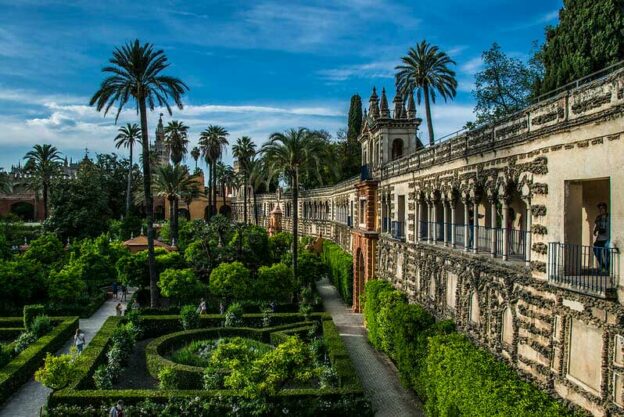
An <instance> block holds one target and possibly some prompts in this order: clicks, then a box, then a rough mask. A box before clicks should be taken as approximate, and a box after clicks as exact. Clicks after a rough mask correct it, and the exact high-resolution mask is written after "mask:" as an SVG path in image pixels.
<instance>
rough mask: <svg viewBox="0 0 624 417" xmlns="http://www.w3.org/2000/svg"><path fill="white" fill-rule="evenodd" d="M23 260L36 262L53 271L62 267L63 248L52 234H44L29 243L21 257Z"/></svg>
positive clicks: (63, 258) (63, 259)
mask: <svg viewBox="0 0 624 417" xmlns="http://www.w3.org/2000/svg"><path fill="white" fill-rule="evenodd" d="M22 256H23V257H24V259H28V260H29V261H33V262H38V263H39V264H41V265H42V266H43V267H44V268H51V269H55V268H58V267H61V266H63V263H64V261H65V248H64V247H63V243H62V242H61V241H60V240H59V239H58V237H56V235H55V234H53V233H44V234H42V235H41V236H39V237H38V238H37V239H35V240H33V241H31V242H30V243H29V247H28V250H27V251H26V252H24V255H22Z"/></svg>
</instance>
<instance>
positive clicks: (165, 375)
mask: <svg viewBox="0 0 624 417" xmlns="http://www.w3.org/2000/svg"><path fill="white" fill-rule="evenodd" d="M158 386H159V388H160V389H177V388H178V374H177V373H176V372H175V371H174V370H173V368H171V367H168V366H167V367H164V368H162V369H161V370H160V372H158Z"/></svg>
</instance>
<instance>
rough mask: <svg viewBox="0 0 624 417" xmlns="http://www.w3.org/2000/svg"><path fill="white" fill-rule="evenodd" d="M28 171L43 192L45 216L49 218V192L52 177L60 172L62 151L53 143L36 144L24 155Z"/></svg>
mask: <svg viewBox="0 0 624 417" xmlns="http://www.w3.org/2000/svg"><path fill="white" fill-rule="evenodd" d="M24 159H26V160H27V161H28V162H27V163H26V166H27V168H26V169H27V171H28V172H29V173H30V174H31V175H33V177H34V178H35V181H37V184H38V185H39V186H40V188H41V190H42V194H43V217H44V218H46V219H47V218H48V193H49V190H50V184H51V182H52V178H53V177H54V176H55V175H56V174H57V173H58V172H59V163H60V161H61V153H60V152H59V151H58V149H56V148H55V147H54V146H52V145H48V144H45V145H35V146H33V149H32V150H31V151H29V152H28V153H27V154H26V156H25V157H24Z"/></svg>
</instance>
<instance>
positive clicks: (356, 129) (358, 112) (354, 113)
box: [347, 94, 362, 143]
mask: <svg viewBox="0 0 624 417" xmlns="http://www.w3.org/2000/svg"><path fill="white" fill-rule="evenodd" d="M361 130H362V98H361V97H360V96H359V95H358V94H356V95H354V96H352V97H351V106H350V107H349V124H348V128H347V142H349V143H354V142H356V141H357V137H358V135H359V134H360V131H361Z"/></svg>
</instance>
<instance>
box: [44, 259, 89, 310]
mask: <svg viewBox="0 0 624 417" xmlns="http://www.w3.org/2000/svg"><path fill="white" fill-rule="evenodd" d="M83 266H84V265H83V264H82V262H77V261H70V262H69V263H68V264H67V265H65V266H64V267H63V269H61V270H60V271H50V275H49V276H48V294H49V296H50V300H51V301H52V302H54V303H58V304H71V303H72V302H73V301H75V300H76V299H80V298H82V297H83V295H84V293H85V290H86V285H85V283H84V281H83Z"/></svg>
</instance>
